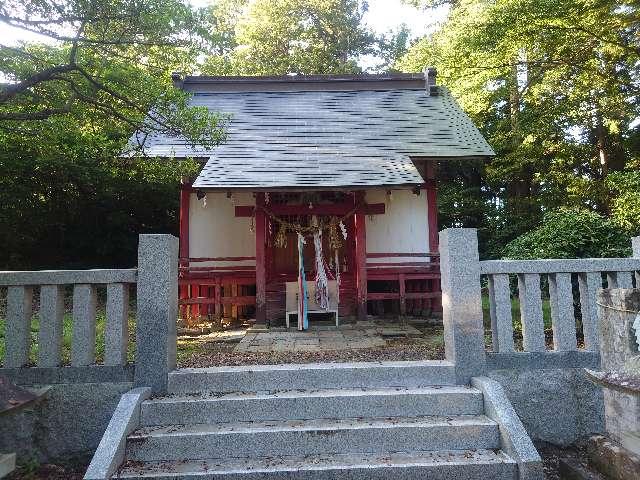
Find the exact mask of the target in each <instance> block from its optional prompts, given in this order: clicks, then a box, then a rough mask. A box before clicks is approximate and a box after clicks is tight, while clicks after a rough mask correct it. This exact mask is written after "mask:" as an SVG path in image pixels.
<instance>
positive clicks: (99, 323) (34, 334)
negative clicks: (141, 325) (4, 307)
mask: <svg viewBox="0 0 640 480" xmlns="http://www.w3.org/2000/svg"><path fill="white" fill-rule="evenodd" d="M106 320H107V319H106V313H105V311H104V310H102V309H101V310H98V311H97V312H96V363H103V362H104V346H105V325H106ZM135 326H136V320H135V316H133V315H130V316H129V344H128V348H127V360H128V361H129V362H132V361H133V359H134V355H135V342H136V338H135ZM39 329H40V318H39V317H38V315H37V314H36V315H34V316H33V317H32V318H31V346H30V349H29V364H30V365H35V364H36V363H37V360H38V331H39ZM72 343H73V316H72V315H71V313H65V315H64V317H63V320H62V364H63V365H69V364H70V363H71V348H72V347H71V346H72ZM5 351H6V340H5V319H4V318H0V365H2V363H3V360H4V355H5Z"/></svg>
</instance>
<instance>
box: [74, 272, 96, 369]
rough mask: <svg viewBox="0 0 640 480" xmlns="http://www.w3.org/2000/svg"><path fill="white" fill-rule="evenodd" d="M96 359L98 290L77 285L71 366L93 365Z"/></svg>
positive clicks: (85, 285)
mask: <svg viewBox="0 0 640 480" xmlns="http://www.w3.org/2000/svg"><path fill="white" fill-rule="evenodd" d="M95 359H96V288H95V286H94V285H88V284H77V285H74V287H73V338H72V342H71V365H72V366H74V367H82V366H85V365H91V364H92V363H94V362H95Z"/></svg>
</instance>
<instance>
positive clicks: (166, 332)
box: [135, 235, 178, 393]
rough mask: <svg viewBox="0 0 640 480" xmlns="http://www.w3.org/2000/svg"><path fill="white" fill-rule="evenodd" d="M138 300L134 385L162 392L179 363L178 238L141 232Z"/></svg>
mask: <svg viewBox="0 0 640 480" xmlns="http://www.w3.org/2000/svg"><path fill="white" fill-rule="evenodd" d="M137 302H138V308H137V318H136V370H135V384H136V386H138V387H151V389H152V391H153V392H154V393H162V392H164V391H166V388H167V374H168V373H169V372H170V371H171V370H173V369H174V368H175V366H176V343H177V332H176V328H177V326H176V322H177V319H178V239H177V238H175V237H173V236H171V235H140V242H139V245H138V292H137Z"/></svg>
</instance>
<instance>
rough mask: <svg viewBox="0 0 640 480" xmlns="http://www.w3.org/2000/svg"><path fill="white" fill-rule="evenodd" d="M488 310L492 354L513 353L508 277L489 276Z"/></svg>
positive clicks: (501, 275)
mask: <svg viewBox="0 0 640 480" xmlns="http://www.w3.org/2000/svg"><path fill="white" fill-rule="evenodd" d="M489 310H490V313H491V336H492V341H493V351H494V352H503V353H504V352H513V351H514V347H513V318H512V316H511V292H510V291H509V275H507V274H495V275H489Z"/></svg>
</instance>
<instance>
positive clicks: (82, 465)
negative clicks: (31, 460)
mask: <svg viewBox="0 0 640 480" xmlns="http://www.w3.org/2000/svg"><path fill="white" fill-rule="evenodd" d="M90 460H91V459H90V458H86V459H82V460H78V459H75V460H65V461H60V462H57V463H43V464H42V465H35V464H30V465H23V466H18V468H17V469H16V470H15V471H14V472H13V473H12V474H11V475H9V476H8V477H6V478H7V480H82V477H84V472H85V471H86V470H87V467H88V466H89V462H90Z"/></svg>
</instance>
